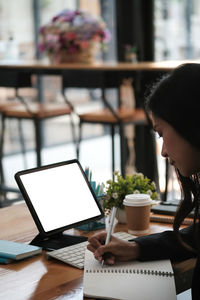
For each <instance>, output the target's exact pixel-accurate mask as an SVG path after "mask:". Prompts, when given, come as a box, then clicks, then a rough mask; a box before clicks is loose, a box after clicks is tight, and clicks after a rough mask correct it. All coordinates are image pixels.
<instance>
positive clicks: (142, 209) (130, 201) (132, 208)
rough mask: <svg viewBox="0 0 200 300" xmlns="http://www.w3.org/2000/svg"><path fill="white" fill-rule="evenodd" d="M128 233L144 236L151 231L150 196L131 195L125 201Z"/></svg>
mask: <svg viewBox="0 0 200 300" xmlns="http://www.w3.org/2000/svg"><path fill="white" fill-rule="evenodd" d="M123 204H124V206H125V212H126V220H127V227H128V232H129V233H131V234H134V235H143V234H146V233H148V231H149V221H150V208H151V204H152V200H151V198H150V196H149V195H148V194H130V195H127V196H125V199H124V201H123Z"/></svg>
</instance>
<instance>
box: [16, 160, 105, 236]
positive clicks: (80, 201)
mask: <svg viewBox="0 0 200 300" xmlns="http://www.w3.org/2000/svg"><path fill="white" fill-rule="evenodd" d="M20 179H21V181H22V183H23V185H24V187H25V189H26V192H27V194H28V196H29V198H30V200H31V203H32V205H33V207H34V209H35V211H36V213H37V215H38V218H39V220H40V222H41V224H42V226H43V229H44V231H45V232H48V231H51V230H55V229H58V228H61V227H64V226H68V225H70V224H74V223H76V222H80V221H83V220H87V219H89V218H93V217H97V216H100V215H101V211H100V209H99V207H98V206H97V204H96V201H95V199H94V197H93V195H92V193H91V191H90V189H89V187H88V185H87V182H86V180H85V178H84V176H83V174H82V172H81V170H80V168H79V166H78V164H77V163H71V164H66V165H61V166H57V167H54V168H49V169H44V170H40V171H38V172H32V173H29V174H23V175H21V176H20Z"/></svg>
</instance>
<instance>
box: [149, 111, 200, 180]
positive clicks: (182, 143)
mask: <svg viewBox="0 0 200 300" xmlns="http://www.w3.org/2000/svg"><path fill="white" fill-rule="evenodd" d="M152 122H153V128H154V130H155V131H156V132H157V133H158V135H159V136H160V137H162V138H163V145H162V151H161V154H162V156H164V157H168V158H169V162H170V164H171V165H173V166H174V167H175V168H177V169H178V170H179V172H180V173H181V175H183V176H185V177H186V176H190V175H192V174H195V173H198V172H200V151H198V150H197V149H196V148H194V147H193V146H192V145H191V144H190V143H189V142H188V141H187V140H185V139H184V138H182V136H180V135H179V133H178V132H177V131H176V130H174V128H173V127H172V126H171V125H170V124H169V123H167V122H166V121H164V120H162V119H160V118H158V117H156V116H155V115H152Z"/></svg>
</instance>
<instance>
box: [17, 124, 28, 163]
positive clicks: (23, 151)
mask: <svg viewBox="0 0 200 300" xmlns="http://www.w3.org/2000/svg"><path fill="white" fill-rule="evenodd" d="M18 131H19V140H20V144H21V149H22V154H23V158H24V168H25V169H27V167H28V164H27V160H26V148H25V141H24V138H23V129H22V120H21V119H18Z"/></svg>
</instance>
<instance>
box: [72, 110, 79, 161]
mask: <svg viewBox="0 0 200 300" xmlns="http://www.w3.org/2000/svg"><path fill="white" fill-rule="evenodd" d="M70 125H71V130H72V140H73V143H74V146H75V151H76V157H77V158H78V155H79V154H78V148H77V147H78V142H77V139H76V130H75V125H74V121H73V116H72V115H70Z"/></svg>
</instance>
